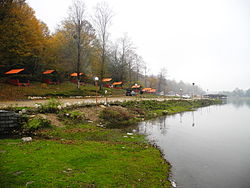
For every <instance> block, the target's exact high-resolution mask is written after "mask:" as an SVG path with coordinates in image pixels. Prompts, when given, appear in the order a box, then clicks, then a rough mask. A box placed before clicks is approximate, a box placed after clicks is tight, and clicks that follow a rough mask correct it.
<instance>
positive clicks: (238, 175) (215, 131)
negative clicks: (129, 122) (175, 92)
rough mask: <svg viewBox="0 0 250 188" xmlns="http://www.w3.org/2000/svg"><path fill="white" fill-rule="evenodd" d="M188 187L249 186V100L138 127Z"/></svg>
mask: <svg viewBox="0 0 250 188" xmlns="http://www.w3.org/2000/svg"><path fill="white" fill-rule="evenodd" d="M139 130H140V132H141V133H144V134H147V135H148V139H149V140H150V141H153V142H154V143H155V144H156V145H157V146H159V147H160V149H161V150H162V152H163V153H164V155H165V156H166V159H167V160H168V161H169V162H170V163H171V165H172V178H173V179H174V180H175V181H176V183H177V187H183V188H196V187H197V188H203V187H204V188H210V187H211V188H213V187H214V188H217V187H228V188H231V187H232V188H235V187H237V188H249V187H250V178H249V177H250V100H246V99H244V100H242V99H241V100H239V101H238V102H237V100H236V99H233V100H231V99H229V101H228V103H227V104H224V105H214V106H209V107H204V108H200V109H198V110H197V111H195V112H185V113H180V114H176V115H173V116H166V117H160V118H157V119H155V120H152V121H146V122H142V123H140V124H139Z"/></svg>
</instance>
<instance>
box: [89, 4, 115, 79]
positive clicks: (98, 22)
mask: <svg viewBox="0 0 250 188" xmlns="http://www.w3.org/2000/svg"><path fill="white" fill-rule="evenodd" d="M112 16H113V13H112V11H111V9H110V8H109V6H108V4H107V3H105V2H102V3H98V4H97V5H96V7H95V15H94V17H93V22H94V25H95V29H96V31H97V33H98V37H99V40H100V43H101V50H102V51H101V57H100V62H101V63H100V66H101V69H100V79H101V80H102V79H103V77H104V75H105V61H106V58H105V56H106V50H107V42H108V37H109V33H108V28H109V26H110V25H111V19H112Z"/></svg>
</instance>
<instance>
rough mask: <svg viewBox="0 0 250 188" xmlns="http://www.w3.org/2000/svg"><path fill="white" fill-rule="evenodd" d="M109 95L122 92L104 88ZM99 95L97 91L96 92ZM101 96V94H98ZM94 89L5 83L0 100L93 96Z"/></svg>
mask: <svg viewBox="0 0 250 188" xmlns="http://www.w3.org/2000/svg"><path fill="white" fill-rule="evenodd" d="M98 89H99V88H98ZM106 90H107V91H108V94H109V95H114V96H115V95H123V94H124V90H117V89H111V88H106ZM98 93H99V90H98ZM100 94H101V93H100ZM95 95H96V87H95V86H94V85H91V84H86V85H82V86H80V89H77V88H76V84H73V83H71V82H63V83H61V84H58V85H47V84H44V83H39V82H34V83H32V84H31V85H30V86H27V87H23V86H21V87H18V86H14V85H9V84H5V83H0V100H1V101H3V100H21V99H28V96H39V97H71V96H95Z"/></svg>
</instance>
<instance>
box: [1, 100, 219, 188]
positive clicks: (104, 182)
mask: <svg viewBox="0 0 250 188" xmlns="http://www.w3.org/2000/svg"><path fill="white" fill-rule="evenodd" d="M216 102H217V101H212V100H202V101H201V100H198V101H162V102H159V101H154V100H152V101H129V102H124V103H113V104H112V105H111V106H110V107H103V106H102V107H94V106H89V107H81V108H77V109H63V110H60V111H57V113H56V114H53V113H50V114H46V113H45V114H43V116H45V118H47V119H49V117H51V116H53V117H56V118H57V121H53V119H49V120H51V123H52V124H53V125H52V126H51V127H50V128H42V129H37V130H36V131H34V130H35V129H34V130H33V131H32V137H33V141H32V142H22V141H20V139H18V138H16V139H14V138H5V139H1V140H0V157H1V161H0V183H1V186H2V187H25V186H26V185H27V186H30V187H170V183H169V181H168V180H167V178H168V174H169V170H170V166H169V164H168V163H167V162H166V161H165V160H164V159H163V158H162V156H161V153H160V151H159V150H158V149H157V148H155V147H153V146H152V145H150V144H149V143H148V142H147V141H146V140H145V137H144V136H143V135H140V134H138V133H137V130H136V129H137V128H136V126H133V124H134V123H135V122H138V121H141V120H143V119H149V118H152V117H156V116H159V115H162V114H173V113H177V112H180V111H186V110H193V109H194V108H197V107H201V106H206V105H211V104H214V103H216ZM30 113H33V115H34V113H37V112H34V111H33V112H30ZM105 114H106V115H105ZM107 114H108V115H107ZM32 122H33V121H30V124H29V126H28V127H29V128H31V127H32V126H33V127H34V126H36V128H38V127H37V124H35V123H34V122H35V121H34V122H33V123H32ZM58 122H60V124H58ZM33 124H34V125H33ZM129 124H131V126H129ZM108 127H111V128H108ZM26 128H27V126H26ZM26 134H30V132H28V133H26Z"/></svg>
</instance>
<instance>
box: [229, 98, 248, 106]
mask: <svg viewBox="0 0 250 188" xmlns="http://www.w3.org/2000/svg"><path fill="white" fill-rule="evenodd" d="M228 102H229V103H231V104H233V105H234V106H235V107H236V108H240V107H242V106H248V107H249V108H250V98H229V99H228Z"/></svg>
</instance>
